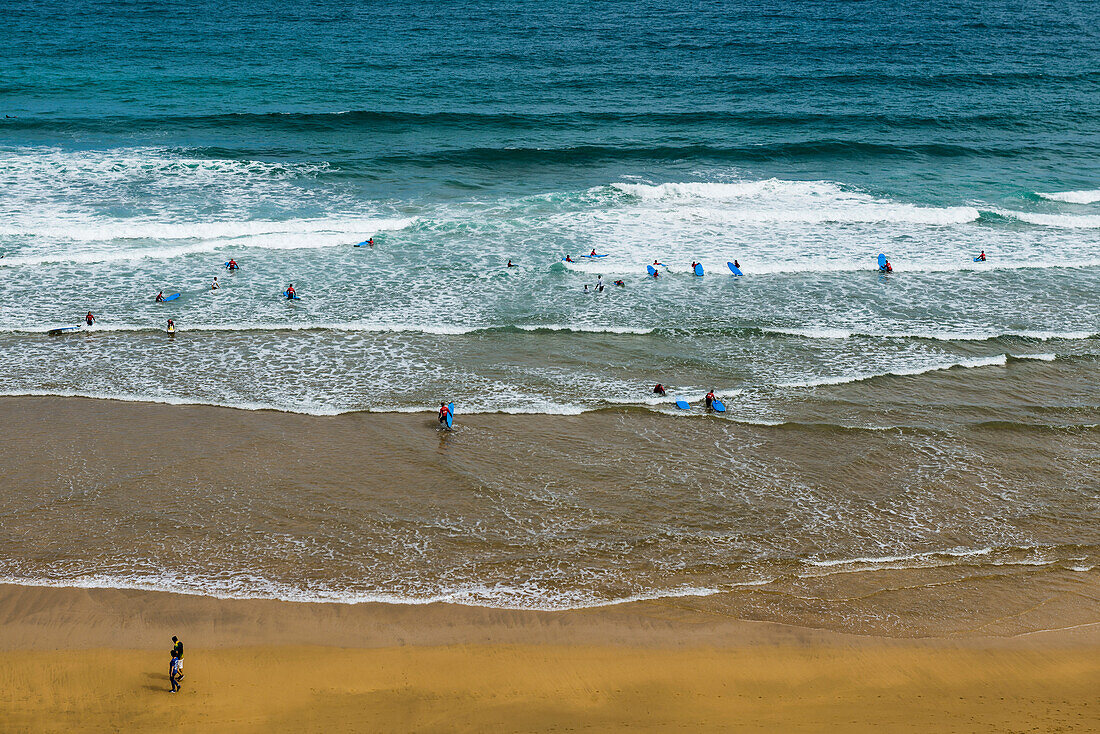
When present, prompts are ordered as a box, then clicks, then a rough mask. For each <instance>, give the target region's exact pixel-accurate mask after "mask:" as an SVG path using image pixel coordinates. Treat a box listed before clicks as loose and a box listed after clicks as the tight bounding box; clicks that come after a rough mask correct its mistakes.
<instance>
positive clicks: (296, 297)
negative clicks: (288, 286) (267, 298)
mask: <svg viewBox="0 0 1100 734" xmlns="http://www.w3.org/2000/svg"><path fill="white" fill-rule="evenodd" d="M289 293H290V291H283V298H286V300H288V301H300V300H302V299H301V298H298V296H297V295H295V296H294V298H287V294H289Z"/></svg>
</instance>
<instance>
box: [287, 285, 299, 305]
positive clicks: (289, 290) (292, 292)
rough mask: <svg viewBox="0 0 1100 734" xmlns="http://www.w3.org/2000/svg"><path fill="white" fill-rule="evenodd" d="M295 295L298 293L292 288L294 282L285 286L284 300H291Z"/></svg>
mask: <svg viewBox="0 0 1100 734" xmlns="http://www.w3.org/2000/svg"><path fill="white" fill-rule="evenodd" d="M296 295H298V292H297V291H295V290H294V284H293V283H291V284H290V285H288V286H287V287H286V300H288V301H293V300H294V297H295V296H296Z"/></svg>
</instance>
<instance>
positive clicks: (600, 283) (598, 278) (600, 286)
mask: <svg viewBox="0 0 1100 734" xmlns="http://www.w3.org/2000/svg"><path fill="white" fill-rule="evenodd" d="M596 290H598V291H602V290H603V276H602V275H597V276H596Z"/></svg>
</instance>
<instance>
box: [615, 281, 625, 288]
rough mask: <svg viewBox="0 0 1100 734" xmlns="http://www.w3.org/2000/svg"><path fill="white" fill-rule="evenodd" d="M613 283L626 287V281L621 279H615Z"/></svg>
mask: <svg viewBox="0 0 1100 734" xmlns="http://www.w3.org/2000/svg"><path fill="white" fill-rule="evenodd" d="M615 285H617V286H619V287H620V288H626V283H624V282H623V281H621V280H616V281H615Z"/></svg>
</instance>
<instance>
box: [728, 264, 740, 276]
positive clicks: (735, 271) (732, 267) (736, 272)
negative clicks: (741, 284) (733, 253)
mask: <svg viewBox="0 0 1100 734" xmlns="http://www.w3.org/2000/svg"><path fill="white" fill-rule="evenodd" d="M726 265H729V267H730V272H731V273H733V274H734V275H744V273H742V272H741V270H740V269H739V268H738V267H737V266H736V265H734V264H733V263H726Z"/></svg>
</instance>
